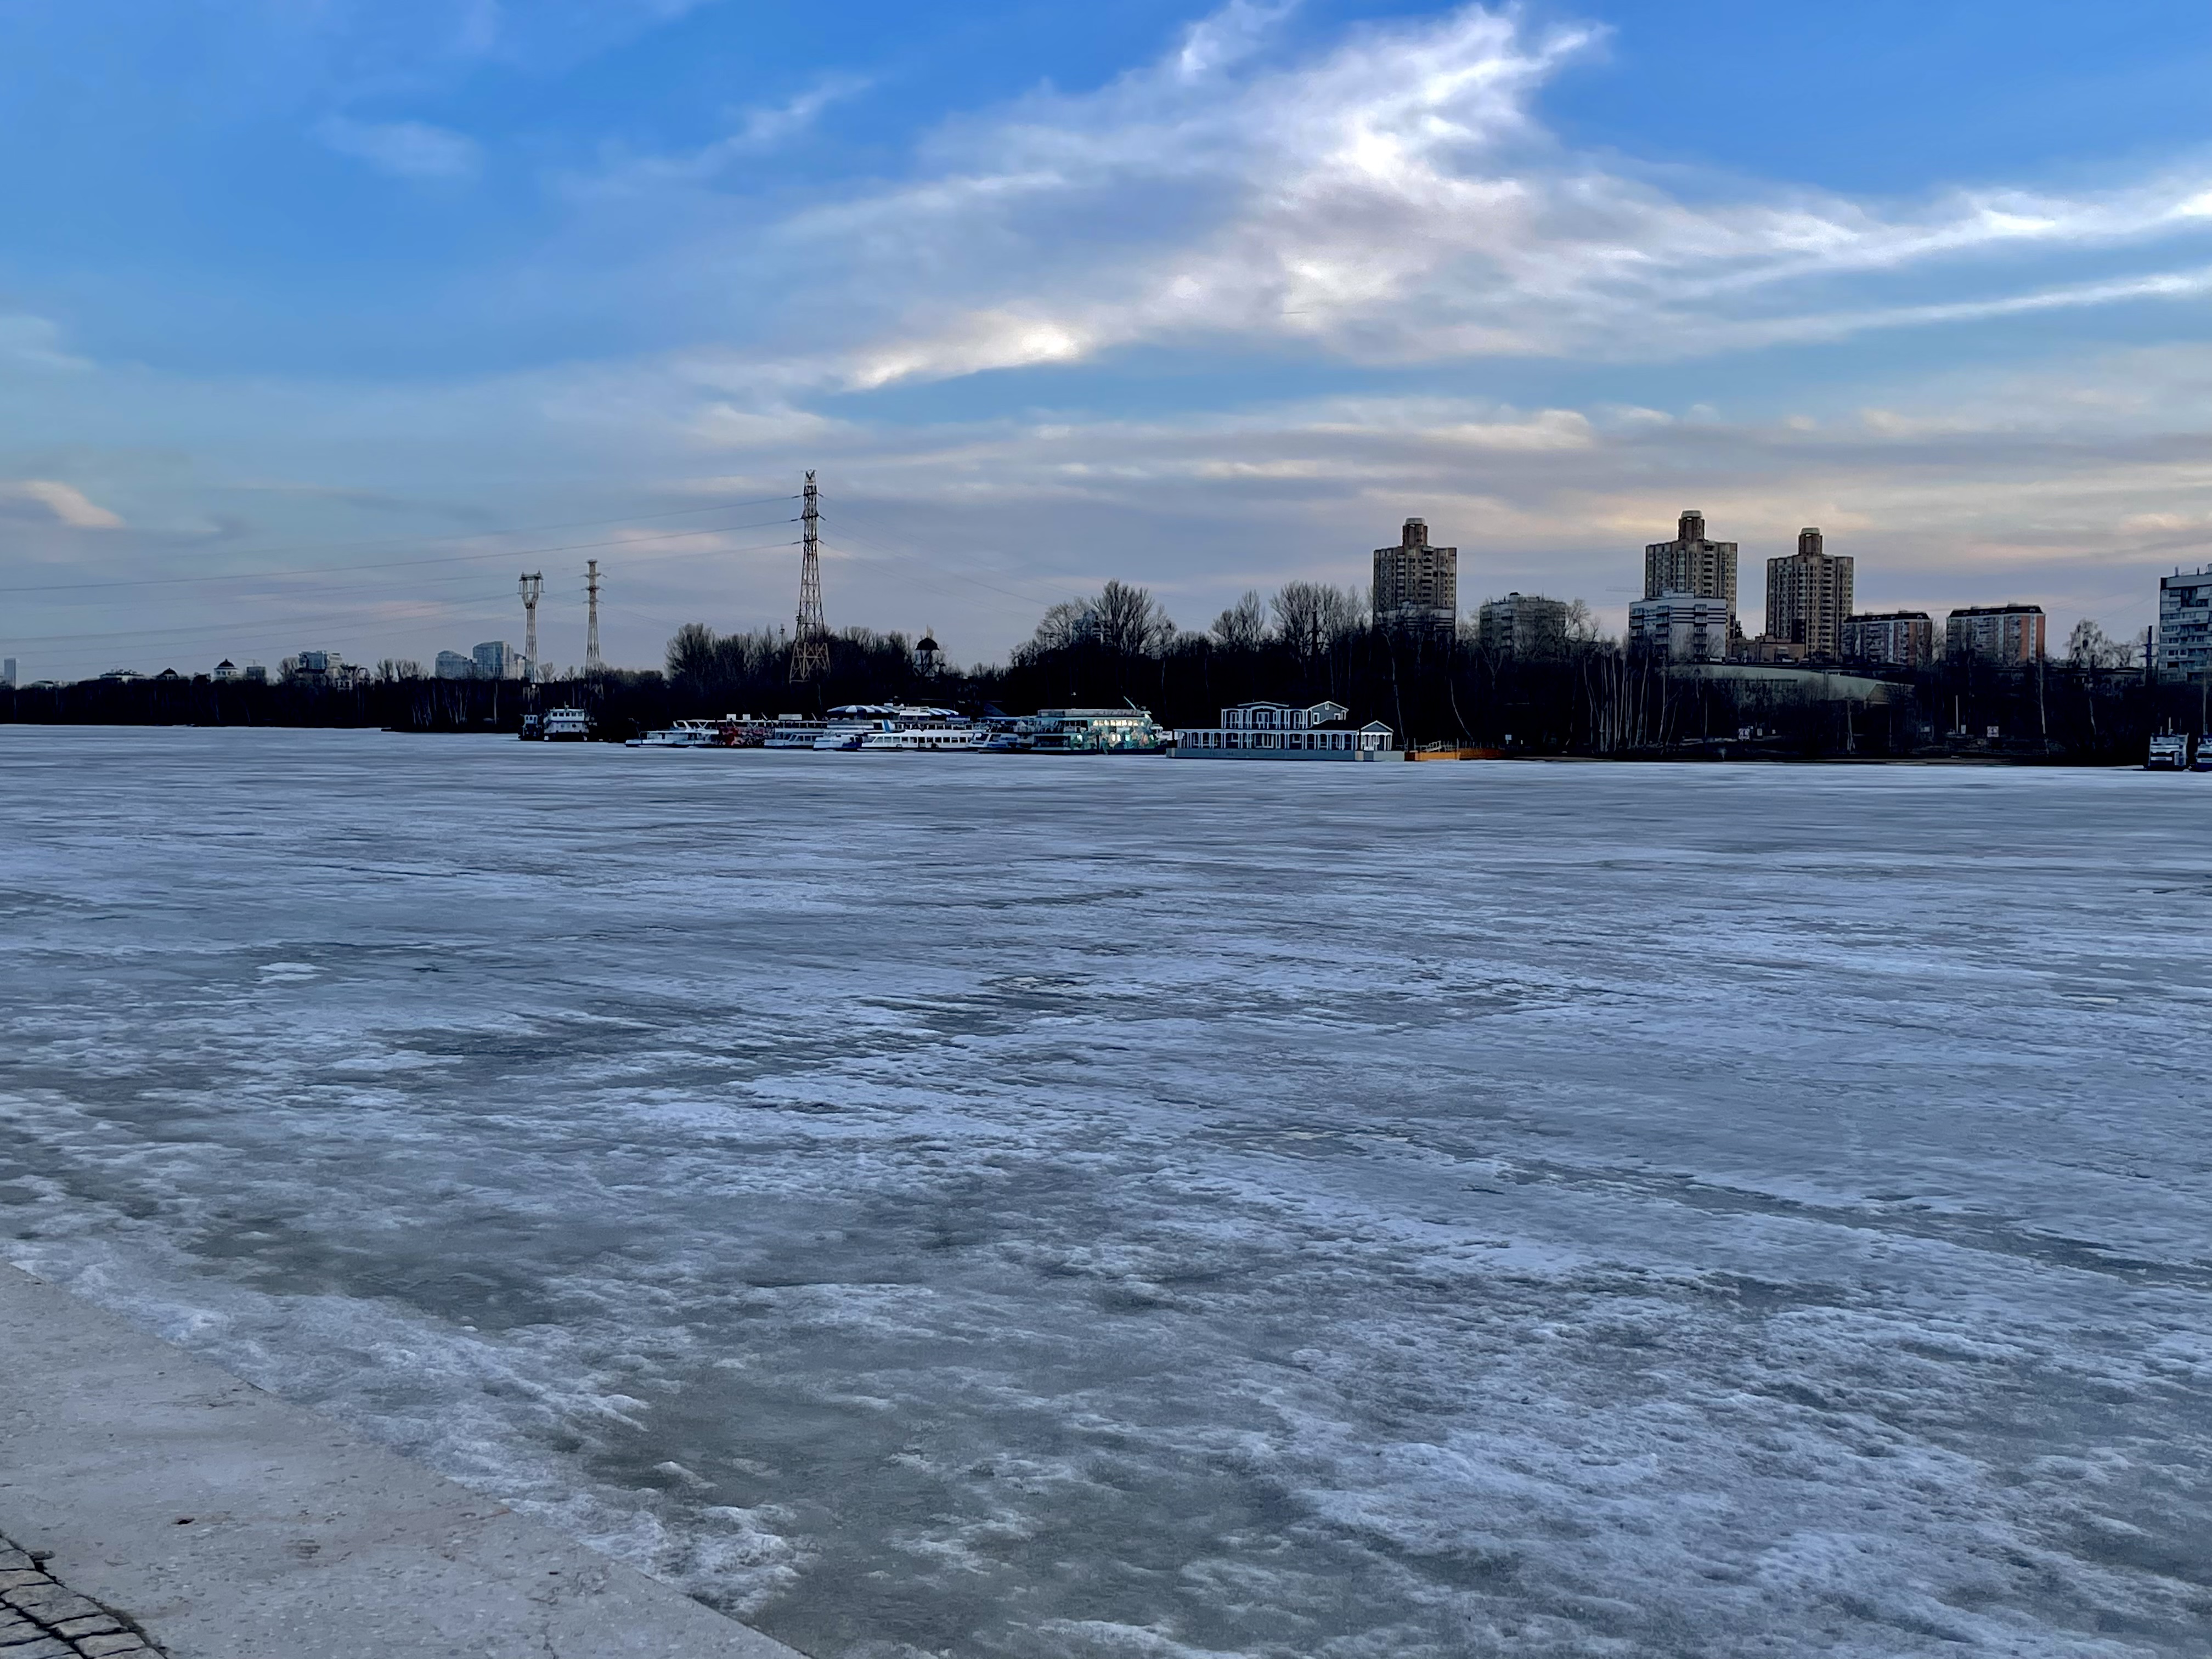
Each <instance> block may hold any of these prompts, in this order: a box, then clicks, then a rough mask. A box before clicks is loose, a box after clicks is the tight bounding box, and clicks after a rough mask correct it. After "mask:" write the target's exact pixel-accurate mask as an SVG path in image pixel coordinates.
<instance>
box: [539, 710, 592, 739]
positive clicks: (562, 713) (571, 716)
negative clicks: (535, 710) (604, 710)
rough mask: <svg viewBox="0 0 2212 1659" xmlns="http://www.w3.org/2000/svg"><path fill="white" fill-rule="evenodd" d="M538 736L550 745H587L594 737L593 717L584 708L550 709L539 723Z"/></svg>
mask: <svg viewBox="0 0 2212 1659" xmlns="http://www.w3.org/2000/svg"><path fill="white" fill-rule="evenodd" d="M538 735H539V736H540V737H542V738H544V739H545V741H546V742H548V743H587V742H589V741H590V740H591V736H592V716H591V714H590V712H589V711H588V710H586V709H582V708H549V709H547V710H546V711H545V717H544V720H542V721H541V722H540V723H539V726H538Z"/></svg>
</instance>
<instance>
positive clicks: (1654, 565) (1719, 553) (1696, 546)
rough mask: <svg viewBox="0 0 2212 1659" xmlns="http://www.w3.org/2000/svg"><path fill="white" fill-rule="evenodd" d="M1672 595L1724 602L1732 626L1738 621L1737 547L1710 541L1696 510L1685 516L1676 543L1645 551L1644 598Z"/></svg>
mask: <svg viewBox="0 0 2212 1659" xmlns="http://www.w3.org/2000/svg"><path fill="white" fill-rule="evenodd" d="M1672 593H1687V594H1690V595H1692V596H1693V597H1695V598H1699V599H1720V600H1723V601H1725V602H1726V604H1727V605H1728V614H1729V623H1730V624H1731V625H1733V624H1734V623H1735V543H1734V542H1717V541H1711V540H1709V539H1708V538H1706V535H1705V514H1704V513H1700V512H1699V511H1698V510H1697V509H1696V508H1695V507H1691V508H1689V509H1687V510H1686V511H1685V512H1684V513H1683V514H1682V517H1681V519H1680V522H1679V523H1678V524H1677V525H1676V526H1675V536H1674V540H1673V541H1671V542H1652V543H1650V544H1647V545H1646V546H1645V548H1644V598H1645V599H1659V598H1661V597H1662V596H1664V595H1667V594H1672Z"/></svg>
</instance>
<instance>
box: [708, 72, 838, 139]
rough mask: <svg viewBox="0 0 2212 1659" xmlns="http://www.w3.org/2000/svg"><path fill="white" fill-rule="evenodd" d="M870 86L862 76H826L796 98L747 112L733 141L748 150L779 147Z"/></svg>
mask: <svg viewBox="0 0 2212 1659" xmlns="http://www.w3.org/2000/svg"><path fill="white" fill-rule="evenodd" d="M870 84H871V82H869V81H868V80H867V79H866V77H865V76H857V75H832V76H824V77H823V79H822V80H820V81H817V82H815V83H814V85H812V86H811V87H809V88H807V89H806V90H805V92H802V93H800V94H799V95H798V96H797V97H795V98H792V99H788V100H786V101H785V102H783V103H781V104H770V105H765V106H761V107H758V108H756V109H749V110H747V111H746V112H744V120H743V122H742V123H741V125H740V129H739V131H738V134H737V136H736V139H735V141H734V142H735V143H738V144H740V145H742V146H743V147H744V148H746V149H769V148H770V147H771V146H773V145H775V144H780V143H782V142H783V141H784V140H785V139H787V138H789V137H794V136H796V135H797V134H799V133H800V132H804V131H805V130H806V129H807V128H809V127H811V126H812V125H814V123H815V122H816V121H817V120H818V119H819V118H821V115H822V112H823V110H825V109H828V108H829V106H831V105H832V104H835V103H838V102H841V101H842V100H845V99H848V98H853V97H857V96H858V95H859V94H861V93H863V92H866V90H867V89H868V88H869V86H870Z"/></svg>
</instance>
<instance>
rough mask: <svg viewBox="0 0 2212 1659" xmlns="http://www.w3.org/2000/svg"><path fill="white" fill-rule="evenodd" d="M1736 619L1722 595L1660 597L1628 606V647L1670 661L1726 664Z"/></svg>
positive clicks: (1697, 594)
mask: <svg viewBox="0 0 2212 1659" xmlns="http://www.w3.org/2000/svg"><path fill="white" fill-rule="evenodd" d="M1734 623H1735V617H1734V615H1733V614H1732V612H1731V608H1730V606H1729V602H1728V601H1727V600H1726V599H1722V598H1720V597H1719V596H1718V595H1707V594H1703V593H1661V594H1657V595H1656V596H1655V597H1653V598H1651V599H1638V600H1637V601H1636V603H1635V604H1633V605H1630V606H1629V607H1628V648H1629V649H1630V650H1631V651H1641V652H1648V653H1651V654H1653V655H1655V656H1661V657H1664V658H1665V659H1667V660H1668V661H1669V662H1725V661H1727V660H1728V654H1729V640H1730V637H1731V635H1733V633H1734V631H1735V630H1734V626H1733V624H1734Z"/></svg>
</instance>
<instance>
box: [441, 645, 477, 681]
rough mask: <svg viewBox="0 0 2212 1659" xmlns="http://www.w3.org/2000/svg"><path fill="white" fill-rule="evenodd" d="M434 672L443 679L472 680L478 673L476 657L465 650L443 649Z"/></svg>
mask: <svg viewBox="0 0 2212 1659" xmlns="http://www.w3.org/2000/svg"><path fill="white" fill-rule="evenodd" d="M435 673H436V674H437V677H438V678H440V679H441V680H472V679H474V678H476V674H477V662H476V659H475V658H474V657H471V656H470V655H469V654H468V653H466V652H465V651H441V652H440V653H438V663H437V667H436V669H435Z"/></svg>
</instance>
